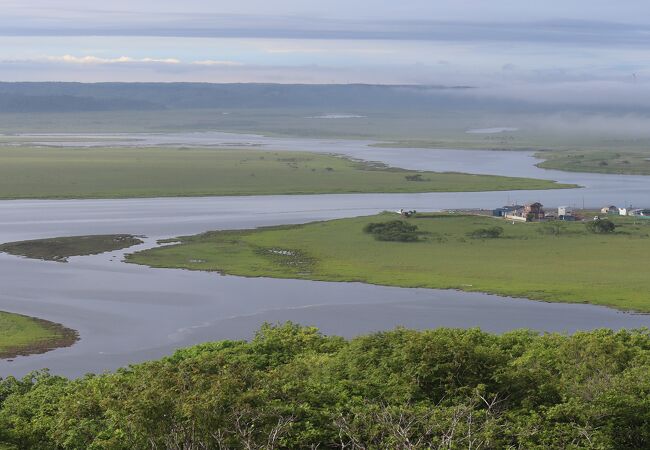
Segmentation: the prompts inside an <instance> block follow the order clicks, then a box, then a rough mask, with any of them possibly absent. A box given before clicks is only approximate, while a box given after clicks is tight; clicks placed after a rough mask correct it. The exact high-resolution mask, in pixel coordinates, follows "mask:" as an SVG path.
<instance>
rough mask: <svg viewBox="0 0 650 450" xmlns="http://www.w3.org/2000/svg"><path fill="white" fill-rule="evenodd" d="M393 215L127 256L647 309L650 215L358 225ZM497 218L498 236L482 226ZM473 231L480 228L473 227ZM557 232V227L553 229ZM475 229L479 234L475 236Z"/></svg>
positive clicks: (226, 269)
mask: <svg viewBox="0 0 650 450" xmlns="http://www.w3.org/2000/svg"><path fill="white" fill-rule="evenodd" d="M395 218H396V216H395V215H394V214H388V213H386V214H382V215H379V216H372V217H358V218H353V219H342V220H333V221H328V222H316V223H310V224H306V225H301V226H289V227H287V226H284V227H274V228H262V229H257V230H243V231H216V232H210V233H205V234H202V235H198V236H192V237H184V238H181V239H180V243H179V244H176V245H171V246H166V247H161V248H156V249H152V250H146V251H143V252H139V253H135V254H133V255H129V256H128V260H129V261H131V262H134V263H138V264H145V265H149V266H154V267H169V268H184V269H190V270H207V271H220V272H223V273H227V274H233V275H243V276H253V277H255V276H264V277H277V278H301V279H312V280H328V281H361V282H366V283H372V284H380V285H390V286H402V287H426V288H441V289H461V290H466V291H481V292H490V293H495V294H500V295H507V296H516V297H526V298H531V299H537V300H546V301H559V302H579V303H583V302H588V303H594V304H599V305H607V306H613V307H616V308H621V309H632V310H638V311H646V312H648V311H650V294H649V293H648V292H649V291H648V261H649V258H650V221H642V220H639V222H638V223H635V222H634V220H633V219H632V218H624V217H621V218H618V217H616V218H614V219H613V220H615V221H616V223H617V224H618V227H617V229H616V231H615V232H614V233H612V234H610V235H601V234H593V233H590V232H589V231H588V230H587V228H586V227H585V224H584V223H580V222H574V223H571V222H567V223H562V224H561V225H560V228H559V229H558V230H551V229H548V228H547V227H548V225H547V224H543V223H516V224H512V223H510V222H507V221H504V220H501V219H494V218H491V217H480V216H465V215H452V214H428V215H421V214H419V215H417V216H416V217H414V218H411V219H408V223H410V224H414V225H417V227H418V231H417V233H418V240H417V241H416V242H390V241H388V242H387V241H382V240H378V239H376V238H375V237H373V236H372V235H371V234H369V233H364V231H363V230H364V227H366V226H367V225H368V224H369V223H372V222H381V221H391V220H395ZM495 226H500V227H501V228H503V232H502V233H501V234H500V236H498V237H496V238H480V236H489V235H490V233H481V232H480V230H490V228H492V227H495ZM477 231H479V232H478V233H477ZM558 233H559V234H558ZM477 236H478V237H477Z"/></svg>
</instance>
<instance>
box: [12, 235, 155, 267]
mask: <svg viewBox="0 0 650 450" xmlns="http://www.w3.org/2000/svg"><path fill="white" fill-rule="evenodd" d="M143 242H144V241H142V240H141V239H140V238H138V237H136V236H132V235H130V234H108V235H97V236H70V237H58V238H49V239H34V240H30V241H18V242H9V243H6V244H2V245H0V252H4V253H9V254H11V255H16V256H24V257H26V258H31V259H42V260H45V261H57V262H67V261H68V258H70V257H72V256H87V255H98V254H100V253H106V252H112V251H115V250H123V249H125V248H129V247H133V246H134V245H138V244H142V243H143Z"/></svg>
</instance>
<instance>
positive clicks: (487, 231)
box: [467, 227, 503, 239]
mask: <svg viewBox="0 0 650 450" xmlns="http://www.w3.org/2000/svg"><path fill="white" fill-rule="evenodd" d="M502 234H503V228H501V227H490V228H479V229H478V230H474V231H472V232H470V233H467V235H468V236H469V237H471V238H474V239H497V238H500V237H501V235H502Z"/></svg>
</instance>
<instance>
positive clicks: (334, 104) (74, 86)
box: [0, 82, 650, 115]
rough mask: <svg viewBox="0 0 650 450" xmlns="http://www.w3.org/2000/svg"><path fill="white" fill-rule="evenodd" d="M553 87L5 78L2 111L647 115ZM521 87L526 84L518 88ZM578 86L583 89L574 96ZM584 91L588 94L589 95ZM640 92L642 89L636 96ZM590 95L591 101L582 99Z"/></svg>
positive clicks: (648, 109)
mask: <svg viewBox="0 0 650 450" xmlns="http://www.w3.org/2000/svg"><path fill="white" fill-rule="evenodd" d="M580 86H581V85H578V86H575V85H574V86H573V87H572V88H570V89H569V91H568V92H567V91H566V89H567V88H566V87H565V88H564V90H561V91H560V92H557V93H554V92H553V91H548V89H546V90H545V89H544V88H543V87H537V88H536V87H535V86H529V87H528V88H527V89H525V90H524V94H525V95H515V96H513V95H510V94H511V92H509V91H504V90H503V89H502V90H499V89H489V88H485V87H483V88H475V87H471V86H426V85H376V84H270V83H231V84H227V83H224V84H216V83H214V84H213V83H71V82H0V113H39V112H43V113H56V112H90V111H157V110H188V109H273V108H275V109H310V110H317V111H318V110H320V111H328V112H341V111H347V112H350V111H353V112H354V111H359V112H361V111H363V112H377V113H385V112H391V111H393V112H394V111H425V112H438V113H440V112H442V111H460V112H462V111H473V112H479V113H514V114H519V113H531V112H532V113H556V112H577V113H589V114H593V113H597V114H599V113H603V114H615V115H621V114H642V115H650V104H647V103H644V102H630V101H625V97H624V96H622V95H621V96H619V97H620V101H619V102H616V101H612V102H609V103H603V102H601V101H598V98H599V95H598V94H597V92H592V93H591V94H590V95H587V94H589V92H591V90H596V91H597V88H594V89H592V88H591V87H589V85H588V84H585V85H584V86H582V87H581V89H582V91H579V89H578V88H579V87H580ZM520 90H521V89H520ZM576 92H579V93H580V95H579V96H576V95H572V94H575V93H576ZM585 93H586V94H585ZM639 96H641V94H639ZM585 98H586V100H585Z"/></svg>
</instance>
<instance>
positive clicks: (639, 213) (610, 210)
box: [600, 205, 650, 219]
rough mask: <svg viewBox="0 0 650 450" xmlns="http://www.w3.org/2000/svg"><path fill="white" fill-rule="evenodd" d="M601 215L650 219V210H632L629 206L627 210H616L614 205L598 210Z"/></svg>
mask: <svg viewBox="0 0 650 450" xmlns="http://www.w3.org/2000/svg"><path fill="white" fill-rule="evenodd" d="M600 212H601V213H603V214H608V215H610V216H634V217H647V218H649V219H650V209H644V208H632V207H631V206H629V207H627V208H618V207H616V206H614V205H612V206H605V207H604V208H603V209H601V210H600Z"/></svg>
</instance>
